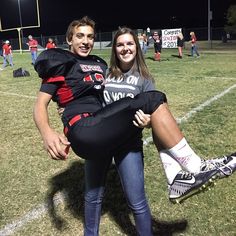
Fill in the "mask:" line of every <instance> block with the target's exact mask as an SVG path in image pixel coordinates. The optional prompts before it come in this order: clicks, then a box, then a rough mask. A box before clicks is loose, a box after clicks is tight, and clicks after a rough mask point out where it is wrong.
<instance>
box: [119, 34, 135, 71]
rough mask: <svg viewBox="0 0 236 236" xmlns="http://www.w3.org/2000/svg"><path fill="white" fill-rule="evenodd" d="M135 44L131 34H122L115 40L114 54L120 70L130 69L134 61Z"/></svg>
mask: <svg viewBox="0 0 236 236" xmlns="http://www.w3.org/2000/svg"><path fill="white" fill-rule="evenodd" d="M136 54H137V45H136V43H135V41H134V38H133V36H132V35H131V34H129V33H127V34H122V35H120V36H119V37H118V38H117V40H116V55H117V58H118V59H119V61H120V67H121V69H122V70H128V69H130V68H131V67H132V66H133V64H134V61H135V57H136Z"/></svg>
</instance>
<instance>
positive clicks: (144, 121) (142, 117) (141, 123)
mask: <svg viewBox="0 0 236 236" xmlns="http://www.w3.org/2000/svg"><path fill="white" fill-rule="evenodd" d="M134 117H135V120H133V124H134V125H135V126H137V127H139V128H150V125H151V115H150V114H145V113H144V112H143V111H142V110H138V111H136V114H135V115H134Z"/></svg>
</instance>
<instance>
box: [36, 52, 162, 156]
mask: <svg viewBox="0 0 236 236" xmlns="http://www.w3.org/2000/svg"><path fill="white" fill-rule="evenodd" d="M106 69H107V64H106V62H105V61H104V60H103V59H101V58H99V57H97V56H93V55H90V56H88V57H86V58H84V57H79V56H78V55H75V54H73V53H71V52H69V51H66V50H62V49H58V48H56V49H50V50H45V51H43V52H42V53H41V54H40V55H39V57H38V58H37V61H36V64H35V70H36V71H37V72H38V74H39V76H40V77H41V78H43V83H42V86H41V88H40V91H42V92H46V93H49V94H51V95H53V100H54V101H55V102H57V103H58V105H59V106H64V107H65V111H64V112H63V116H62V121H63V124H64V127H65V129H66V130H67V129H68V132H67V138H68V140H69V141H70V143H71V147H72V149H73V151H74V152H75V153H76V154H77V155H78V156H80V157H81V158H84V159H94V158H105V157H112V156H114V155H115V154H116V153H123V152H130V151H132V150H133V151H135V146H133V145H134V143H133V141H132V140H133V139H134V138H135V137H136V136H137V135H138V134H140V132H142V129H140V128H137V127H136V126H134V125H133V122H132V120H133V119H134V114H135V112H136V111H137V110H138V109H142V110H143V111H144V113H149V114H151V113H152V112H154V111H155V110H156V109H157V108H158V106H159V105H160V104H162V103H164V102H166V96H165V94H164V93H162V92H159V91H150V92H145V93H141V94H139V95H137V96H135V98H130V97H126V98H123V99H120V100H119V101H116V102H113V103H112V104H109V105H106V106H104V105H105V104H104V99H103V90H104V85H103V81H104V77H105V73H106ZM76 117H79V119H76ZM81 118H82V119H81Z"/></svg>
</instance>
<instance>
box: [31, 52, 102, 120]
mask: <svg viewBox="0 0 236 236" xmlns="http://www.w3.org/2000/svg"><path fill="white" fill-rule="evenodd" d="M35 70H36V71H37V72H38V75H39V77H41V78H42V79H43V81H42V85H41V88H40V91H42V92H46V93H49V94H51V95H52V96H53V98H52V99H53V101H55V102H57V103H58V105H59V106H60V107H66V109H65V112H64V113H65V115H66V116H67V118H68V119H70V118H72V117H73V116H75V115H77V114H80V113H84V112H95V111H97V110H98V109H100V108H101V107H102V105H103V104H102V102H103V90H104V85H103V84H104V80H105V73H106V70H107V63H106V62H105V61H104V60H103V59H101V58H99V57H98V56H95V55H89V56H88V57H80V56H78V55H75V54H74V53H72V52H70V51H67V50H63V49H59V48H54V49H50V50H45V51H43V52H42V53H41V54H40V55H39V56H38V58H37V61H36V63H35Z"/></svg>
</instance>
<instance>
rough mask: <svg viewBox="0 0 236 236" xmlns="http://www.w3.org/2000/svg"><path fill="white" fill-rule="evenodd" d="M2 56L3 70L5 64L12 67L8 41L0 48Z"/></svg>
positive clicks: (10, 49)
mask: <svg viewBox="0 0 236 236" xmlns="http://www.w3.org/2000/svg"><path fill="white" fill-rule="evenodd" d="M2 55H3V68H5V67H6V66H7V64H9V65H10V66H11V67H13V59H12V48H11V44H10V42H9V40H6V41H5V43H4V44H3V46H2Z"/></svg>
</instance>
